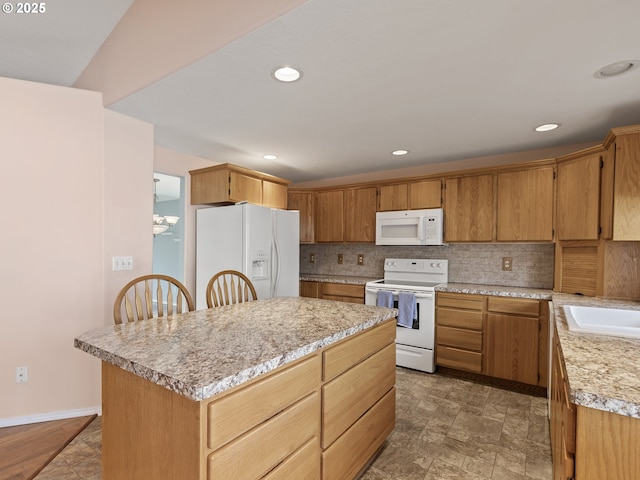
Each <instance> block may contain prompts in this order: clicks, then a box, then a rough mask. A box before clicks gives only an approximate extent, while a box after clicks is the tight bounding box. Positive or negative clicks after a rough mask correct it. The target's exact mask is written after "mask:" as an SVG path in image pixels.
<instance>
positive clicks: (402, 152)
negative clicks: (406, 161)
mask: <svg viewBox="0 0 640 480" xmlns="http://www.w3.org/2000/svg"><path fill="white" fill-rule="evenodd" d="M407 153H409V150H394V151H393V152H391V155H398V156H400V155H406V154H407Z"/></svg>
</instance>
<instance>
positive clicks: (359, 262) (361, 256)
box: [358, 253, 364, 265]
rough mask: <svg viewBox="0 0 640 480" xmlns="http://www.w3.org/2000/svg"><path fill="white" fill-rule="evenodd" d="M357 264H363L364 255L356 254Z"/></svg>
mask: <svg viewBox="0 0 640 480" xmlns="http://www.w3.org/2000/svg"><path fill="white" fill-rule="evenodd" d="M358 265H364V255H363V254H361V253H359V254H358Z"/></svg>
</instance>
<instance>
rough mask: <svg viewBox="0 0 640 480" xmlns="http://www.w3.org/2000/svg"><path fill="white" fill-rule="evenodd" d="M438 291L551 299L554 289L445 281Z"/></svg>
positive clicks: (437, 287) (437, 288)
mask: <svg viewBox="0 0 640 480" xmlns="http://www.w3.org/2000/svg"><path fill="white" fill-rule="evenodd" d="M435 290H436V292H450V293H471V294H474V295H493V296H497V297H513V298H532V299H536V300H551V296H552V295H553V291H552V290H545V289H541V288H525V287H507V286H503V285H481V284H475V283H443V284H441V285H438V286H436V288H435Z"/></svg>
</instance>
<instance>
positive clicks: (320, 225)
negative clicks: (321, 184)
mask: <svg viewBox="0 0 640 480" xmlns="http://www.w3.org/2000/svg"><path fill="white" fill-rule="evenodd" d="M315 217H316V221H315V224H316V226H315V230H316V242H318V243H322V242H342V241H344V190H330V191H326V192H317V193H316V208H315Z"/></svg>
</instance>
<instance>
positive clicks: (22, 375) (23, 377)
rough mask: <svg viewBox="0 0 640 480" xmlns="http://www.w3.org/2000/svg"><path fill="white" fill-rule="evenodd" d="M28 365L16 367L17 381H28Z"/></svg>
mask: <svg viewBox="0 0 640 480" xmlns="http://www.w3.org/2000/svg"><path fill="white" fill-rule="evenodd" d="M27 380H28V377H27V367H16V383H27Z"/></svg>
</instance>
